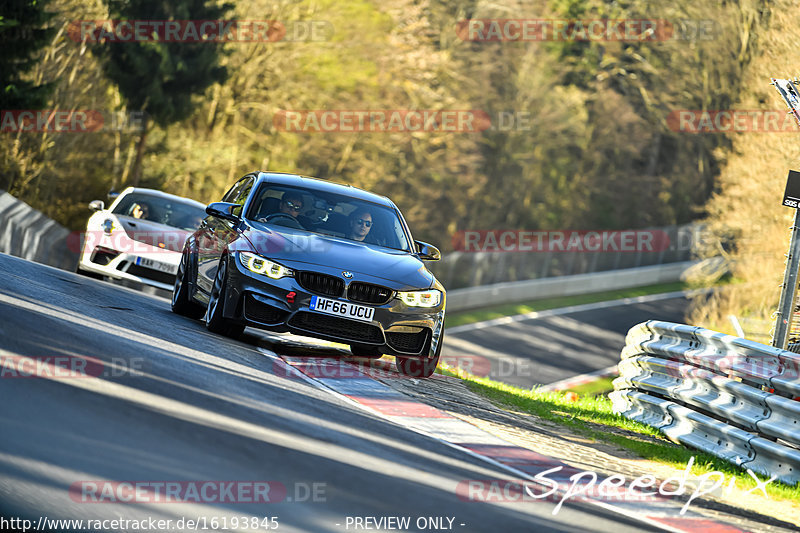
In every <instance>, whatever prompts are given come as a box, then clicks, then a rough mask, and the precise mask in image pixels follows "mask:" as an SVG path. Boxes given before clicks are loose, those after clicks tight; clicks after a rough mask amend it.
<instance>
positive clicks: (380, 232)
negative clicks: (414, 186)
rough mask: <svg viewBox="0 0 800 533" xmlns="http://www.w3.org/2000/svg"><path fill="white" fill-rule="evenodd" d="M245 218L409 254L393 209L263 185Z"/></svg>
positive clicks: (300, 189) (301, 189)
mask: <svg viewBox="0 0 800 533" xmlns="http://www.w3.org/2000/svg"><path fill="white" fill-rule="evenodd" d="M245 218H247V219H249V220H251V221H255V222H261V223H264V224H272V225H276V226H283V227H286V228H292V229H295V230H300V231H308V232H311V233H318V234H321V235H331V236H334V237H339V238H343V239H349V240H351V241H357V242H363V243H365V244H373V245H378V246H384V247H387V248H393V249H395V250H403V251H406V252H408V251H411V247H410V246H409V242H408V238H407V236H406V232H405V230H404V227H403V223H402V222H401V220H400V217H398V215H397V212H396V211H395V210H394V209H392V208H391V207H387V206H383V205H379V204H375V203H372V202H366V201H363V200H359V199H357V198H351V197H348V196H343V195H338V194H329V193H323V192H320V191H314V190H310V189H303V188H299V187H289V186H285V185H275V184H269V183H266V184H263V185H262V186H261V188H260V189H259V190H258V191H256V193H255V196H254V197H253V201H252V203H251V204H250V207H249V208H248V211H247V214H246V217H245Z"/></svg>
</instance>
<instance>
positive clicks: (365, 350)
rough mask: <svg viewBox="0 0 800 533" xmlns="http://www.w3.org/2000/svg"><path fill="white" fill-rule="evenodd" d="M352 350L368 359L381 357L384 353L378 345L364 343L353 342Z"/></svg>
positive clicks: (356, 354) (358, 355)
mask: <svg viewBox="0 0 800 533" xmlns="http://www.w3.org/2000/svg"><path fill="white" fill-rule="evenodd" d="M350 352H352V354H353V355H355V356H356V357H365V358H367V359H380V358H381V357H383V354H382V353H381V351H380V350H379V349H378V347H377V346H365V345H363V344H351V345H350Z"/></svg>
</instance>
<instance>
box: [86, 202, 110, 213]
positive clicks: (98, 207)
mask: <svg viewBox="0 0 800 533" xmlns="http://www.w3.org/2000/svg"><path fill="white" fill-rule="evenodd" d="M105 208H106V205H105V204H104V203H103V200H94V201H92V202H89V209H91V210H92V211H102V210H103V209H105Z"/></svg>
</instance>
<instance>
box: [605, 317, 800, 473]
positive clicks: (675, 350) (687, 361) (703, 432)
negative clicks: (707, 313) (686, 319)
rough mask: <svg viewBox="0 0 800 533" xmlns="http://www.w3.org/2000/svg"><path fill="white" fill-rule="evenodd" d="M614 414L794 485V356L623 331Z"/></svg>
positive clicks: (797, 432)
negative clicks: (623, 346)
mask: <svg viewBox="0 0 800 533" xmlns="http://www.w3.org/2000/svg"><path fill="white" fill-rule="evenodd" d="M619 370H620V377H619V378H617V379H616V380H614V389H615V390H614V392H612V393H611V395H610V397H611V399H612V401H613V404H614V410H615V411H616V412H617V413H620V414H622V415H624V416H625V417H627V418H630V419H633V420H638V421H640V422H643V423H645V424H648V425H650V426H653V427H655V428H657V429H659V430H660V431H661V432H662V433H664V434H665V435H666V436H667V437H669V438H670V439H671V440H673V441H675V442H678V443H681V444H684V445H687V446H691V447H694V448H697V449H699V450H702V451H705V452H708V453H711V454H713V455H715V456H717V457H720V458H722V459H725V460H728V461H730V462H732V463H734V464H737V465H739V466H742V467H745V468H749V469H750V470H752V471H753V472H759V473H761V474H765V475H768V476H770V477H771V476H777V479H779V480H781V481H783V482H785V483H789V484H796V483H798V482H800V401H796V400H795V398H798V397H800V355H798V354H796V353H792V352H789V351H786V350H780V349H778V348H773V347H771V346H766V345H763V344H759V343H757V342H753V341H749V340H746V339H741V338H738V337H733V336H731V335H725V334H723V333H717V332H715V331H710V330H707V329H704V328H700V327H695V326H688V325H684V324H673V323H671V322H660V321H655V320H651V321H648V322H644V323H642V324H639V325H637V326H634V327H633V328H631V330H630V331H629V332H628V336H627V339H626V345H625V348H624V349H623V350H622V360H621V362H620V364H619Z"/></svg>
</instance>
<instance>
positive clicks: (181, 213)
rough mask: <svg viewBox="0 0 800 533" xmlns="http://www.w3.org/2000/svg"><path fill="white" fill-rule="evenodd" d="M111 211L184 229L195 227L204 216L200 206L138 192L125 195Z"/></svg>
mask: <svg viewBox="0 0 800 533" xmlns="http://www.w3.org/2000/svg"><path fill="white" fill-rule="evenodd" d="M111 212H112V213H114V214H115V215H122V216H129V217H133V218H139V219H142V220H149V221H151V222H157V223H158V224H165V225H167V226H172V227H175V228H181V229H186V230H193V229H197V228H198V227H199V226H200V221H201V220H203V218H204V217H205V216H206V212H205V210H204V209H203V208H202V207H199V206H196V205H194V204H192V203H189V202H182V201H180V200H179V199H174V198H165V197H162V196H156V195H152V194H146V193H138V192H134V193H130V194H127V195H125V196H124V197H123V198H121V199H120V201H119V203H118V204H117V205H115V206H114V209H113V210H112V211H111Z"/></svg>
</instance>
